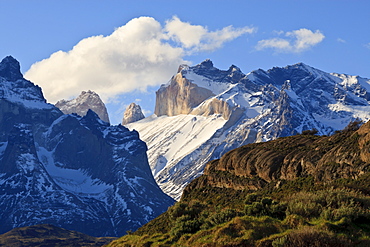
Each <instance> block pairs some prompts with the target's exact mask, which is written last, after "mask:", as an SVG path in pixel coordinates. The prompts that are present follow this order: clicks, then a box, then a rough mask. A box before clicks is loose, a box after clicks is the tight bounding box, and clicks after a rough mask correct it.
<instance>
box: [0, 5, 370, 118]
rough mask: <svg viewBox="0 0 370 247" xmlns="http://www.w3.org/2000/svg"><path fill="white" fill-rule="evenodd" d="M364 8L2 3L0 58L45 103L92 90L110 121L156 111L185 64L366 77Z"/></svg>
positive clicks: (369, 72)
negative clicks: (37, 89)
mask: <svg viewBox="0 0 370 247" xmlns="http://www.w3.org/2000/svg"><path fill="white" fill-rule="evenodd" d="M369 10H370V1H367V0H362V1H359V0H352V1H350V0H348V1H341V0H326V1H325V0H321V1H308V0H307V1H305V0H296V1H284V0H282V1H276V0H275V1H236V0H228V1H226V0H225V1H221V0H213V1H208V0H203V1H193V0H188V1H140V0H136V1H110V0H107V1H92V0H90V1H85V0H78V1H76V0H73V1H47V0H32V1H30V0H23V1H21V0H12V1H11V0H0V29H1V36H0V57H5V56H7V55H12V56H14V57H15V58H16V59H18V60H19V61H20V63H21V66H22V72H23V73H24V74H25V75H26V77H27V78H29V79H30V80H32V81H33V82H34V83H35V84H38V85H40V86H41V87H42V88H43V91H44V94H45V96H46V98H47V99H48V100H49V101H50V102H52V103H55V101H56V100H58V99H62V98H71V97H75V96H77V95H78V94H79V93H80V92H81V91H82V90H89V89H92V90H94V91H96V92H97V93H99V94H100V95H101V96H102V97H103V99H104V101H105V102H106V104H107V107H108V110H109V113H110V118H111V122H112V123H114V124H117V123H119V122H120V120H121V118H122V115H123V111H124V108H125V106H127V105H128V104H130V103H131V102H133V101H136V102H137V103H139V104H140V105H141V106H142V108H143V109H144V110H145V114H146V115H149V114H151V113H153V111H154V102H155V93H154V92H155V91H156V90H157V89H158V88H159V85H160V84H162V83H166V82H167V81H168V80H169V79H170V78H171V76H172V75H173V74H174V73H176V69H177V67H178V66H179V64H180V63H183V62H186V63H190V64H193V65H194V64H197V63H200V62H201V61H203V60H204V59H207V58H210V59H211V60H212V61H213V63H214V65H215V66H216V67H218V68H220V69H227V68H228V67H229V66H230V65H231V64H234V65H236V66H238V67H239V68H240V69H241V70H242V71H243V72H244V73H248V72H250V71H252V70H255V69H259V68H262V69H265V70H267V69H269V68H272V67H274V66H286V65H290V64H295V63H298V62H304V63H306V64H308V65H310V66H313V67H316V68H319V69H321V70H323V71H326V72H337V73H345V74H351V75H360V76H362V77H366V78H370V69H369V65H370V28H369V24H370V15H369V14H368V12H369ZM148 17H150V18H148ZM40 61H42V62H40ZM32 65H34V66H33V67H32V69H30V68H31V66H32Z"/></svg>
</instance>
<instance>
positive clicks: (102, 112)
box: [55, 90, 109, 123]
mask: <svg viewBox="0 0 370 247" xmlns="http://www.w3.org/2000/svg"><path fill="white" fill-rule="evenodd" d="M55 106H56V107H58V108H59V109H60V110H61V111H62V112H63V113H64V114H72V113H76V114H78V115H80V116H81V117H83V116H85V115H86V113H87V111H88V110H93V111H94V112H95V113H96V114H98V116H99V118H100V119H101V120H103V121H104V122H107V123H109V116H108V112H107V108H106V107H105V104H104V103H103V101H102V100H101V99H100V97H99V95H98V94H97V93H95V92H93V91H90V90H88V91H86V92H85V91H82V92H81V94H80V95H79V96H78V97H77V98H75V99H72V100H60V101H58V102H57V103H56V104H55Z"/></svg>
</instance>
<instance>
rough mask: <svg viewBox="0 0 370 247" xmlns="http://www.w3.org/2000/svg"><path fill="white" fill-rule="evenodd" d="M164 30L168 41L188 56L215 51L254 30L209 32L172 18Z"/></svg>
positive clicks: (203, 28)
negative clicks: (179, 46)
mask: <svg viewBox="0 0 370 247" xmlns="http://www.w3.org/2000/svg"><path fill="white" fill-rule="evenodd" d="M165 30H166V31H167V34H168V36H169V38H170V39H172V40H174V41H175V42H177V43H178V44H180V45H181V46H182V47H183V48H185V50H186V52H187V53H188V54H192V53H194V52H200V51H213V50H216V49H218V48H220V47H222V45H223V44H224V43H225V42H227V41H231V40H233V39H235V38H237V37H239V36H241V35H243V34H245V33H249V34H251V33H253V32H255V31H256V28H250V27H243V28H234V27H233V26H227V27H224V28H223V29H221V30H217V31H214V32H210V31H208V29H207V28H206V27H203V26H200V25H191V24H190V23H188V22H182V21H181V20H180V19H179V18H178V17H176V16H174V17H173V18H172V19H171V20H169V21H167V22H166V26H165Z"/></svg>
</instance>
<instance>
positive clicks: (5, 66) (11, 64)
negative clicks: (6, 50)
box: [0, 56, 23, 81]
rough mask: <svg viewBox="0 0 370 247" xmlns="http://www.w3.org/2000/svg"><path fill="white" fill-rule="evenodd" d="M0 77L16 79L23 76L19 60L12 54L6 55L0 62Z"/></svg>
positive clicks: (10, 79)
mask: <svg viewBox="0 0 370 247" xmlns="http://www.w3.org/2000/svg"><path fill="white" fill-rule="evenodd" d="M0 77H3V78H4V79H6V80H9V81H16V80H19V79H22V78H23V75H22V73H21V66H20V65H19V62H18V61H17V60H15V59H14V58H13V57H12V56H7V57H6V58H4V59H3V60H2V61H1V63H0Z"/></svg>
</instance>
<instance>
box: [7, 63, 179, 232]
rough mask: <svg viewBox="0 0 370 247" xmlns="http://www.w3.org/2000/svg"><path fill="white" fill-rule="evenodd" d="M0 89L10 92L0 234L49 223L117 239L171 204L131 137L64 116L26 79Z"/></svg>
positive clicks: (91, 118) (94, 120)
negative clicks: (38, 93) (26, 95)
mask: <svg viewBox="0 0 370 247" xmlns="http://www.w3.org/2000/svg"><path fill="white" fill-rule="evenodd" d="M0 67H1V66H0ZM0 82H1V83H2V87H3V88H6V89H7V92H10V93H6V94H4V97H3V98H2V99H1V100H0V123H1V125H0V222H1V224H0V233H4V232H6V231H9V230H11V229H13V228H15V227H21V226H30V225H36V224H45V223H47V224H53V225H56V226H59V227H63V228H66V229H69V230H77V231H80V232H83V233H86V234H89V235H92V236H120V235H123V234H125V232H126V231H127V230H135V229H137V228H138V227H140V226H141V225H143V224H145V223H146V222H148V221H149V220H150V219H152V218H154V217H156V216H157V215H159V214H160V213H162V212H164V211H165V210H166V209H167V207H168V206H170V205H171V204H172V203H173V200H172V199H171V198H169V197H168V196H166V195H165V194H164V193H163V192H162V191H161V190H160V189H159V187H158V185H157V184H156V182H155V180H154V178H153V176H152V174H151V171H150V168H149V165H148V160H147V156H146V150H147V147H146V144H145V143H144V142H142V141H141V140H140V139H139V135H138V133H137V132H136V131H129V130H128V129H127V128H125V127H123V126H121V125H118V126H111V125H109V124H108V123H107V122H104V121H102V120H100V119H99V117H98V116H97V114H96V113H95V112H93V111H91V110H89V111H88V112H87V114H86V116H84V117H81V116H78V115H77V114H72V115H63V113H62V112H61V111H60V110H59V109H58V108H56V107H54V106H53V105H50V104H46V103H45V99H44V98H43V96H42V93H41V91H39V88H37V87H36V86H34V85H33V84H32V83H31V82H29V81H26V80H24V79H18V80H17V81H16V82H13V81H9V78H8V79H7V78H4V77H0ZM20 84H24V85H25V88H24V90H25V91H26V92H28V91H30V92H40V93H41V95H39V98H37V97H36V96H37V94H33V96H32V97H34V98H33V100H29V99H28V98H26V99H25V98H22V97H21V96H22V95H23V94H25V92H24V91H22V88H21V87H18V88H17V89H16V90H14V87H13V86H14V85H20ZM12 89H13V90H12ZM17 93H18V94H17ZM9 95H11V97H9ZM31 95H32V94H31ZM16 96H18V97H16ZM14 99H16V100H14Z"/></svg>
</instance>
